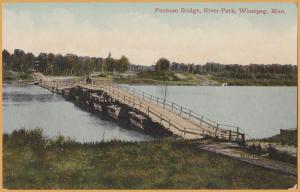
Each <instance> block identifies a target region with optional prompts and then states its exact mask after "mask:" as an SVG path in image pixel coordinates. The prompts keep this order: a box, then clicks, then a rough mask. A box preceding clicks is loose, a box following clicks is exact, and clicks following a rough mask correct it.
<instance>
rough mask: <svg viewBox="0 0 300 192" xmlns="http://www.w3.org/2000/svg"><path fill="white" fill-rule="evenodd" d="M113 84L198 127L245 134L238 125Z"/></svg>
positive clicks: (239, 134)
mask: <svg viewBox="0 0 300 192" xmlns="http://www.w3.org/2000/svg"><path fill="white" fill-rule="evenodd" d="M113 86H114V87H117V88H121V89H125V90H127V91H128V92H130V93H132V94H133V95H135V96H138V97H140V98H143V99H146V100H148V101H150V102H154V103H156V104H158V105H160V106H162V107H164V108H167V109H169V110H171V111H173V112H175V113H176V114H178V115H180V116H181V117H183V118H186V119H190V120H192V121H193V122H194V123H195V124H197V125H198V126H200V127H201V126H207V127H209V128H210V129H212V130H214V131H215V132H222V133H225V134H227V135H231V136H233V135H237V137H244V136H245V134H244V133H243V132H241V130H240V127H238V126H233V125H225V124H221V123H217V122H215V121H213V120H211V119H209V118H207V117H204V116H202V115H200V114H198V113H196V112H194V111H192V110H190V109H188V108H186V107H184V106H181V105H178V104H176V103H174V102H172V101H169V100H166V99H163V98H160V97H157V96H154V95H151V94H148V93H145V92H143V91H140V90H138V89H136V88H134V87H130V86H124V85H117V84H113Z"/></svg>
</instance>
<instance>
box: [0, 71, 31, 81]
mask: <svg viewBox="0 0 300 192" xmlns="http://www.w3.org/2000/svg"><path fill="white" fill-rule="evenodd" d="M34 80H35V79H34V77H33V75H32V74H31V73H21V72H15V71H11V70H10V71H4V72H3V81H7V82H9V81H18V82H32V81H34Z"/></svg>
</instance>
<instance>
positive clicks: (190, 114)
mask: <svg viewBox="0 0 300 192" xmlns="http://www.w3.org/2000/svg"><path fill="white" fill-rule="evenodd" d="M191 114H192V111H191V110H190V114H189V118H191Z"/></svg>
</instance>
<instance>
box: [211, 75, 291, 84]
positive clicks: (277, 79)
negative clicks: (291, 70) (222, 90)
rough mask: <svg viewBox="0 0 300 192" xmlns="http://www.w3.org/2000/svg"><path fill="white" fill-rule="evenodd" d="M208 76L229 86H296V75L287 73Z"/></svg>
mask: <svg viewBox="0 0 300 192" xmlns="http://www.w3.org/2000/svg"><path fill="white" fill-rule="evenodd" d="M210 78H211V79H212V80H214V81H217V82H220V83H227V84H228V85H229V86H297V75H287V74H264V75H256V76H255V77H252V76H251V75H248V76H240V75H237V76H236V77H234V76H226V75H212V76H210Z"/></svg>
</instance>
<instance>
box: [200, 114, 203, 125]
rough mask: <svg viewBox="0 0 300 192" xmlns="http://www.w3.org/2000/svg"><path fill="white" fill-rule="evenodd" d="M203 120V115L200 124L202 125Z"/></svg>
mask: <svg viewBox="0 0 300 192" xmlns="http://www.w3.org/2000/svg"><path fill="white" fill-rule="evenodd" d="M202 122H203V116H201V120H200V126H201V125H202Z"/></svg>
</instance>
